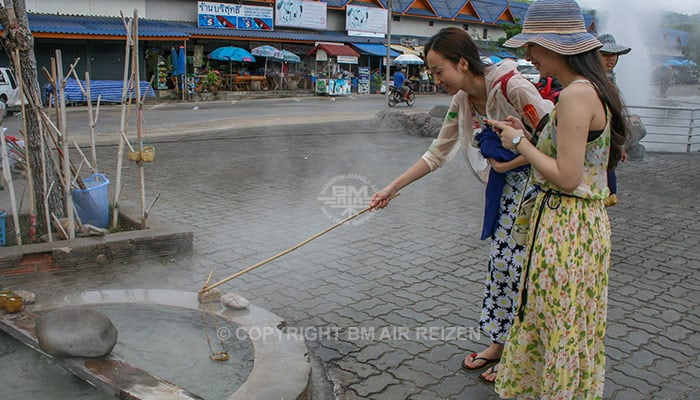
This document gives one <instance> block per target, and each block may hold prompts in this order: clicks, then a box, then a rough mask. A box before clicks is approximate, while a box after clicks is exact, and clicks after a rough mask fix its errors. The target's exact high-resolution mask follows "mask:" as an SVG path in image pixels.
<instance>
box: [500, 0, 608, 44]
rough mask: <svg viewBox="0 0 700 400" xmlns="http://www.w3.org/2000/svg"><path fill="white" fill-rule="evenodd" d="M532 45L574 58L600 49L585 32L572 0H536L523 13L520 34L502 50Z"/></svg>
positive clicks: (580, 16)
mask: <svg viewBox="0 0 700 400" xmlns="http://www.w3.org/2000/svg"><path fill="white" fill-rule="evenodd" d="M527 43H535V44H539V45H540V46H542V47H544V48H546V49H549V50H552V51H554V52H556V53H559V54H563V55H567V56H568V55H574V54H581V53H585V52H587V51H590V50H595V49H598V48H599V47H601V46H602V44H601V43H600V41H599V40H598V39H596V37H595V36H593V35H592V34H590V33H588V31H587V30H586V26H585V24H584V22H583V16H582V15H581V8H579V6H578V4H577V3H576V2H575V1H574V0H537V1H536V2H535V3H534V4H532V5H531V6H530V7H529V8H528V9H527V13H526V14H525V22H524V23H523V30H522V32H521V33H519V34H517V35H515V36H513V37H512V38H510V39H508V40H507V41H506V42H505V43H504V46H505V47H522V46H524V45H525V44H527Z"/></svg>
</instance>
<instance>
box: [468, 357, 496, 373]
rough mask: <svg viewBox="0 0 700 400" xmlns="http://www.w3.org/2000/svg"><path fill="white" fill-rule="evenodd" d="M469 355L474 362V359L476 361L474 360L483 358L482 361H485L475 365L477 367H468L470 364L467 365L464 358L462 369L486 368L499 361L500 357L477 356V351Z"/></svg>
mask: <svg viewBox="0 0 700 400" xmlns="http://www.w3.org/2000/svg"><path fill="white" fill-rule="evenodd" d="M469 357H471V358H472V362H474V361H476V360H483V361H486V362H485V363H483V364H481V365H479V366H477V367H470V366H468V365H467V362H466V360H462V369H465V370H467V371H476V370H479V369H482V368H486V367H488V366H489V365H493V364H497V363H498V362H499V361H501V357H498V358H486V357H479V355H478V354H477V353H472V354H470V355H469Z"/></svg>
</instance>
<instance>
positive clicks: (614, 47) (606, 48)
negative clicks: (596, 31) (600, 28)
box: [598, 33, 632, 55]
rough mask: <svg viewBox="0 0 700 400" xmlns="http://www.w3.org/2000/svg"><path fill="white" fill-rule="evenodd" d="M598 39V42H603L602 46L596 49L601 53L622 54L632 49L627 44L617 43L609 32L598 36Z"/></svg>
mask: <svg viewBox="0 0 700 400" xmlns="http://www.w3.org/2000/svg"><path fill="white" fill-rule="evenodd" d="M598 40H600V43H603V47H601V48H599V49H598V51H599V52H601V53H610V54H617V55H623V54H627V53H629V52H630V51H632V49H631V48H629V47H627V46H623V45H621V44H617V42H616V41H615V36H613V35H611V34H609V33H604V34H602V35H600V36H598Z"/></svg>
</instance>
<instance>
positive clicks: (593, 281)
mask: <svg viewBox="0 0 700 400" xmlns="http://www.w3.org/2000/svg"><path fill="white" fill-rule="evenodd" d="M608 114H609V113H608ZM553 121H556V109H555V110H554V111H553V112H552V115H551V118H550V122H549V125H547V127H546V128H545V129H544V131H543V132H542V136H541V137H540V140H539V142H538V145H537V147H538V148H539V149H540V151H542V152H544V153H545V154H548V155H550V156H553V157H556V126H555V124H554V123H553ZM609 151H610V120H609V117H608V122H607V126H606V128H605V130H604V131H603V133H602V134H601V135H600V136H598V137H597V138H595V139H593V140H592V141H590V142H589V143H587V145H586V155H585V160H584V169H583V177H582V183H581V184H580V185H579V186H578V188H576V190H574V192H572V193H562V192H560V191H559V190H558V189H557V188H556V187H555V186H554V185H552V184H551V183H549V182H547V181H546V180H545V179H544V178H543V177H542V176H541V175H539V173H537V171H535V170H533V181H534V182H535V183H536V184H538V185H540V187H541V188H542V191H541V192H540V193H539V194H538V197H537V202H536V204H535V207H534V211H533V215H532V217H531V219H530V221H531V227H530V232H529V237H528V244H529V245H528V249H529V251H528V255H527V257H526V261H525V266H524V269H523V285H524V287H523V288H522V290H521V306H520V307H521V309H520V312H519V314H520V315H519V316H518V317H516V319H515V322H514V324H513V328H512V329H511V332H510V335H509V338H508V342H507V343H506V346H505V349H504V352H503V357H502V360H501V367H500V369H499V372H498V378H497V381H496V391H497V392H498V393H499V394H500V395H501V396H502V397H504V398H512V397H515V396H521V397H520V398H541V399H543V400H545V399H602V398H603V385H604V382H605V347H604V343H603V341H604V338H605V323H606V317H607V300H608V296H607V288H608V267H609V264H610V249H611V244H610V223H609V220H608V215H607V212H606V210H605V207H604V205H603V199H605V198H606V197H607V196H608V188H607V179H606V167H607V163H608V154H609ZM538 214H540V215H539V216H538ZM538 219H539V226H535V225H537V224H535V222H536V221H537V220H538ZM533 224H534V225H533Z"/></svg>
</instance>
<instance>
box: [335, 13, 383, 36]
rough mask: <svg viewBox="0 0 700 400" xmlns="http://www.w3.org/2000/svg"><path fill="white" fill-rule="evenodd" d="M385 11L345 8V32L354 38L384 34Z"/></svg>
mask: <svg viewBox="0 0 700 400" xmlns="http://www.w3.org/2000/svg"><path fill="white" fill-rule="evenodd" d="M387 15H388V14H387V10H385V9H383V8H372V7H360V6H347V10H346V12H345V30H346V31H348V35H354V36H360V35H361V36H381V37H383V36H384V35H385V34H386V31H387V29H386V27H387Z"/></svg>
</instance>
